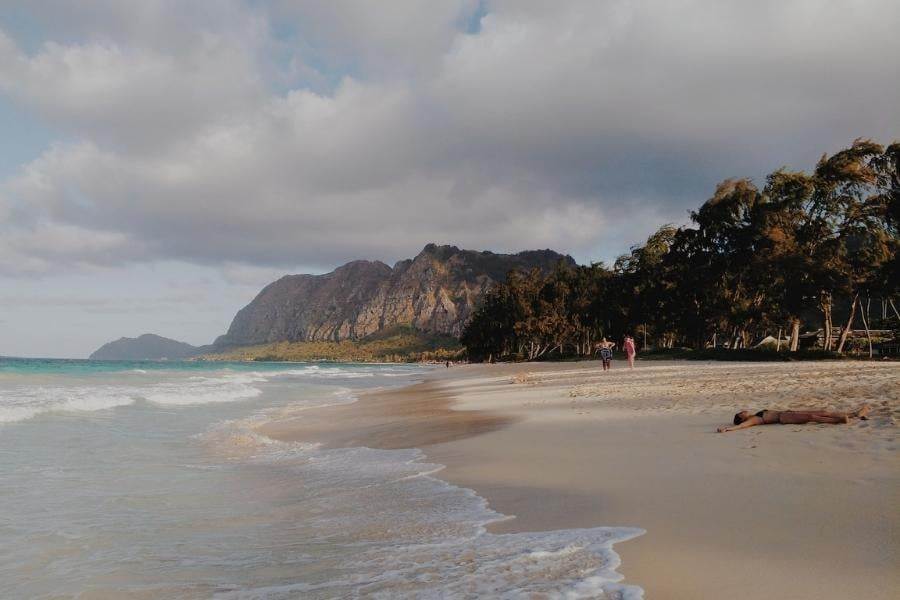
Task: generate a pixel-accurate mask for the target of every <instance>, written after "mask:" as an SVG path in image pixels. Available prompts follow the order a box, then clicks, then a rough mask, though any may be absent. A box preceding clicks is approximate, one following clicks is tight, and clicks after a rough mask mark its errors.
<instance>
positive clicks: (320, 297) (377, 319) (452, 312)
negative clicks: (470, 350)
mask: <svg viewBox="0 0 900 600" xmlns="http://www.w3.org/2000/svg"><path fill="white" fill-rule="evenodd" d="M560 260H565V261H568V262H570V263H572V264H574V261H573V260H572V258H571V257H568V256H563V255H561V254H558V253H556V252H553V251H552V250H534V251H528V252H520V253H518V254H494V253H493V252H475V251H472V250H460V249H459V248H456V247H455V246H435V245H434V244H429V245H428V246H426V247H425V249H424V250H422V252H420V253H419V255H418V256H416V257H415V258H414V259H412V260H403V261H400V262H398V263H397V264H396V265H394V267H393V268H391V267H389V266H388V265H386V264H384V263H382V262H377V261H376V262H369V261H355V262H351V263H347V264H346V265H344V266H342V267H339V268H337V269H335V270H334V271H333V272H331V273H327V274H325V275H287V276H285V277H282V278H281V279H279V280H278V281H276V282H274V283H271V284H269V285H268V286H266V287H265V288H264V289H263V290H262V291H261V292H260V293H259V295H258V296H257V297H256V298H255V299H254V300H253V301H252V302H251V303H250V304H248V305H247V306H245V307H244V308H242V309H241V310H240V311H239V312H238V314H237V315H236V316H235V318H234V320H233V321H232V323H231V327H229V328H228V333H226V334H225V335H223V336H220V337H219V338H218V339H217V340H216V342H215V346H216V347H220V348H221V347H229V346H243V345H250V344H263V343H268V342H276V341H321V340H333V341H339V340H347V339H359V338H362V337H365V336H367V335H369V334H372V333H376V332H378V331H382V330H384V329H388V328H390V327H394V326H397V325H411V326H413V327H415V328H417V329H421V330H424V331H431V332H436V333H448V334H451V335H457V336H458V335H459V334H460V333H461V332H462V328H463V326H464V325H465V322H466V319H468V317H469V315H470V314H471V313H472V311H473V310H474V309H475V307H476V304H477V302H478V300H479V299H480V298H481V296H482V294H484V293H485V292H486V291H487V290H488V289H489V288H490V287H491V286H492V285H494V283H495V282H498V281H503V280H504V279H505V278H506V274H507V273H508V272H509V271H510V270H512V269H514V268H520V269H531V268H533V267H537V268H540V269H542V270H545V271H549V270H551V269H552V268H553V267H555V266H556V264H557V263H558V262H559V261H560Z"/></svg>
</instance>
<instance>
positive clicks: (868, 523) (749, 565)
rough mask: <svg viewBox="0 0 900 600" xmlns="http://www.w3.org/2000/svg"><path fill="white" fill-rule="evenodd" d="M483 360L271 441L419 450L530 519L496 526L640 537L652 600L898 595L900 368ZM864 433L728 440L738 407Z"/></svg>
mask: <svg viewBox="0 0 900 600" xmlns="http://www.w3.org/2000/svg"><path fill="white" fill-rule="evenodd" d="M623 367H624V364H623V363H622V362H614V368H613V370H612V371H611V372H609V373H602V372H601V371H600V369H599V364H598V363H593V362H586V363H575V364H567V363H557V364H537V365H536V364H522V365H473V366H461V367H454V368H452V369H438V370H435V371H433V372H432V373H430V374H429V375H428V376H427V378H426V382H424V383H422V384H417V385H415V386H410V387H408V388H405V389H403V390H399V391H398V390H394V391H388V392H383V393H375V394H370V395H367V396H365V397H363V398H361V399H360V401H359V402H357V403H355V404H352V405H345V406H339V407H331V408H327V409H320V410H316V411H303V412H302V413H297V414H295V415H290V414H288V415H284V417H283V418H281V419H278V420H275V421H273V422H271V423H269V424H268V425H266V426H264V427H263V428H262V430H261V432H262V433H264V434H266V435H268V436H270V437H274V438H277V439H284V440H288V439H289V440H302V441H317V442H320V443H324V444H326V445H335V446H355V445H366V446H371V447H385V448H398V447H417V448H422V449H424V450H425V452H426V454H427V456H428V460H429V461H430V462H437V463H440V464H444V465H446V466H447V468H446V469H445V470H443V471H441V473H440V474H439V477H441V478H443V479H446V480H448V481H451V482H453V483H456V484H459V485H462V486H465V487H470V488H473V489H475V490H477V491H478V493H479V494H481V495H482V496H484V497H485V498H487V500H488V501H489V503H490V505H491V507H492V508H494V509H495V510H498V511H500V512H502V513H505V514H509V515H515V516H516V518H515V519H512V520H509V521H504V522H501V523H497V524H495V525H494V526H493V530H494V531H497V532H502V531H536V530H548V529H561V528H571V527H593V526H600V525H608V526H632V527H640V528H643V529H646V530H647V533H646V534H645V535H644V536H641V537H639V538H636V539H635V540H632V541H629V542H626V543H623V544H619V545H617V546H616V550H617V552H619V554H620V556H621V557H622V560H623V564H622V566H621V568H620V571H621V572H622V573H623V574H624V575H625V581H626V582H628V583H633V584H636V585H640V586H641V587H643V588H644V590H645V597H646V598H648V599H651V600H652V599H657V598H661V599H676V600H679V599H694V600H696V599H700V598H734V599H738V600H741V599H751V598H796V599H807V598H809V599H813V598H815V599H817V600H821V599H824V598H873V599H879V598H885V599H886V598H895V597H897V596H898V594H900V569H898V566H900V537H898V533H900V510H898V508H897V507H898V506H900V453H898V449H900V440H898V436H897V433H898V432H897V429H898V427H897V425H898V423H900V364H897V363H889V364H882V363H848V362H841V363H823V362H816V363H778V364H773V363H764V364H761V363H756V364H745V363H714V364H708V363H691V362H678V363H661V362H646V363H641V362H639V363H638V366H637V368H636V369H634V370H633V371H629V370H628V369H626V368H623ZM862 403H868V404H871V405H872V407H873V411H872V414H871V418H870V420H868V421H862V422H859V421H856V422H853V423H851V424H850V425H797V426H789V425H773V426H766V427H756V428H752V429H749V430H746V431H739V432H732V433H728V434H718V433H715V428H716V427H717V426H719V425H722V424H727V423H730V420H731V416H732V415H733V413H734V412H736V411H737V410H739V409H740V408H751V409H753V410H754V411H755V410H758V409H761V408H772V409H785V408H789V407H790V408H811V407H827V408H831V409H836V410H847V409H852V408H856V407H857V406H858V405H860V404H862Z"/></svg>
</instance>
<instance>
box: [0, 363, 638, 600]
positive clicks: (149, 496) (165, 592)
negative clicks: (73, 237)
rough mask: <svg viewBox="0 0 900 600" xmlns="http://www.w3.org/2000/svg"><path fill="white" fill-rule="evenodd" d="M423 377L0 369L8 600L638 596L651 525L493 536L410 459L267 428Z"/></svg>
mask: <svg viewBox="0 0 900 600" xmlns="http://www.w3.org/2000/svg"><path fill="white" fill-rule="evenodd" d="M426 372H427V367H422V366H413V365H369V364H365V365H362V364H326V363H315V364H311V363H205V362H183V363H176V362H128V361H115V362H105V361H83V360H34V359H0V598H3V599H19V598H22V599H29V600H31V599H51V598H52V599H58V598H77V599H79V600H93V599H107V598H110V599H111V598H148V599H149V598H153V599H161V598H164V599H169V598H173V599H181V598H184V599H193V598H219V599H265V600H276V599H286V598H314V599H315V598H623V599H629V600H631V599H635V598H640V597H641V590H640V588H638V587H634V586H626V585H621V584H619V583H618V581H619V580H620V576H619V575H618V574H617V573H616V572H615V569H616V567H617V566H618V556H617V555H616V554H615V552H614V551H613V544H614V543H617V542H620V541H623V540H626V539H630V538H631V537H634V536H635V535H638V534H640V533H641V531H640V530H634V529H625V528H604V527H598V528H591V529H576V530H559V531H547V532H533V533H516V534H491V533H488V532H487V531H486V530H485V526H486V525H487V524H488V523H491V522H493V521H497V520H501V519H505V518H509V517H508V516H506V515H502V514H499V513H497V512H495V511H493V510H491V509H490V507H489V506H487V504H486V502H485V500H484V499H482V498H481V497H479V496H478V495H477V494H476V493H475V492H474V491H473V490H469V489H465V488H460V487H457V486H453V485H450V484H448V483H445V482H443V481H441V480H440V478H439V476H440V475H439V471H440V469H441V466H440V465H435V464H428V463H427V462H426V461H425V458H424V455H423V454H422V452H421V451H419V450H417V449H409V450H376V449H370V448H342V449H325V448H321V447H318V446H316V445H314V444H304V443H283V442H277V441H275V440H272V439H269V438H267V437H265V436H262V435H260V434H259V433H258V432H257V431H256V428H257V426H258V425H259V424H261V423H264V422H266V421H269V420H271V419H273V418H277V417H278V415H279V414H281V413H283V412H284V411H286V410H290V411H296V410H298V409H303V408H305V407H316V406H325V405H329V404H336V403H352V402H354V401H355V400H356V398H357V396H358V395H359V394H360V393H361V392H364V391H366V390H371V389H373V388H385V387H391V386H400V385H404V384H408V383H411V382H414V381H417V380H420V379H421V378H422V377H423V376H424V375H425V373H426Z"/></svg>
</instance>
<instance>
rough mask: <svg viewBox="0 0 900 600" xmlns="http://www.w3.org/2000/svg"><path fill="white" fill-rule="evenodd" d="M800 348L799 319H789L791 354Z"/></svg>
mask: <svg viewBox="0 0 900 600" xmlns="http://www.w3.org/2000/svg"><path fill="white" fill-rule="evenodd" d="M799 347H800V319H796V318H795V319H791V352H796V351H797V349H798V348H799Z"/></svg>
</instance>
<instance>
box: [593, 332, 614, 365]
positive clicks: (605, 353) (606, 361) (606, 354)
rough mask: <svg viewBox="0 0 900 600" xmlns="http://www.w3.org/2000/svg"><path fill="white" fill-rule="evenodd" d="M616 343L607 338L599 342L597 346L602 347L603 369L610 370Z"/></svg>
mask: <svg viewBox="0 0 900 600" xmlns="http://www.w3.org/2000/svg"><path fill="white" fill-rule="evenodd" d="M615 347H616V345H615V344H614V343H613V342H610V341H608V340H607V339H606V338H603V339H602V340H601V341H600V343H598V344H597V348H599V349H600V360H601V361H603V370H604V371H609V369H610V367H611V364H610V362H611V361H612V353H613V348H615Z"/></svg>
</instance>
